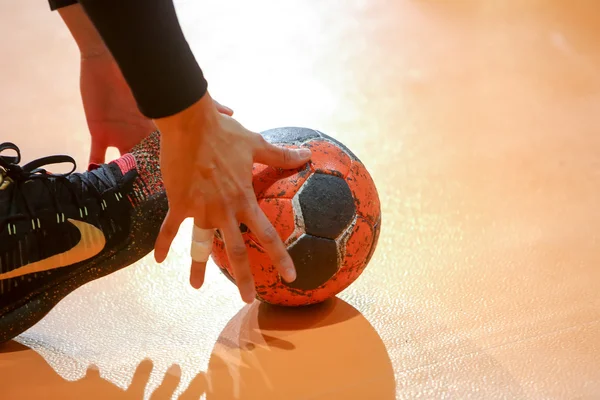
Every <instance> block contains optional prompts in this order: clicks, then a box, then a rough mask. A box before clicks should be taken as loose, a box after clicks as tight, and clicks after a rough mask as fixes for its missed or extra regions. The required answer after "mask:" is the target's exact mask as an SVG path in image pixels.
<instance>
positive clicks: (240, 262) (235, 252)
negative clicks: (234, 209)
mask: <svg viewBox="0 0 600 400" xmlns="http://www.w3.org/2000/svg"><path fill="white" fill-rule="evenodd" d="M221 232H222V234H223V241H224V242H225V250H226V251H227V258H229V263H230V264H231V268H232V269H233V275H234V279H235V283H236V285H237V287H238V289H239V291H240V295H241V296H242V300H244V302H246V303H248V304H250V303H252V302H253V301H254V298H255V297H256V291H255V288H254V278H253V276H252V272H251V271H250V262H249V260H248V249H247V248H246V244H245V243H244V238H243V237H242V233H241V232H240V229H239V226H238V223H237V221H236V219H235V218H234V217H232V218H230V219H229V221H228V223H227V226H226V227H223V228H222V229H221Z"/></svg>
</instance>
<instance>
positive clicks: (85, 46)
mask: <svg viewBox="0 0 600 400" xmlns="http://www.w3.org/2000/svg"><path fill="white" fill-rule="evenodd" d="M58 13H59V14H60V16H61V18H62V20H63V21H64V23H65V25H66V26H67V28H68V29H69V31H70V32H71V35H72V36H73V39H75V42H76V43H77V47H79V52H80V53H81V57H82V58H92V57H97V56H110V52H109V51H108V49H107V48H106V45H105V44H104V41H103V40H102V37H100V34H99V33H98V31H97V30H96V27H95V26H94V24H93V23H92V21H90V19H89V18H88V16H87V14H86V13H85V11H84V10H83V8H82V7H81V5H79V4H73V5H69V6H66V7H61V8H58Z"/></svg>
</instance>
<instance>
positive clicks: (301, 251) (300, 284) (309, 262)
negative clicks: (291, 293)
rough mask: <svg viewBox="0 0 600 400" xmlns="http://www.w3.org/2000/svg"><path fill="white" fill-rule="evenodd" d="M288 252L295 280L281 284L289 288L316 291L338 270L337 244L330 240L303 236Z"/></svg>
mask: <svg viewBox="0 0 600 400" xmlns="http://www.w3.org/2000/svg"><path fill="white" fill-rule="evenodd" d="M288 251H289V253H290V256H291V257H292V260H293V261H294V266H295V267H296V274H297V278H296V280H295V281H294V282H291V283H288V282H285V281H283V283H284V284H285V285H288V286H289V287H291V288H294V289H300V290H311V289H316V288H318V287H319V286H321V285H322V284H324V283H325V282H327V281H328V280H329V279H331V277H333V276H334V275H335V273H336V272H337V270H338V255H337V244H336V243H335V241H333V240H331V239H324V238H319V237H315V236H311V235H306V234H305V235H302V237H301V238H300V239H298V241H296V242H295V243H294V244H293V245H292V246H291V247H290V248H289V250H288Z"/></svg>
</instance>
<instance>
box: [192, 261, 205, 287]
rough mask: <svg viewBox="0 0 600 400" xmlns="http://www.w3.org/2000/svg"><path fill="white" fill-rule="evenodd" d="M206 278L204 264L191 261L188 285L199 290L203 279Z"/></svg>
mask: <svg viewBox="0 0 600 400" xmlns="http://www.w3.org/2000/svg"><path fill="white" fill-rule="evenodd" d="M205 276H206V262H200V261H192V267H191V269H190V285H192V287H193V288H194V289H200V288H201V287H202V285H203V284H204V277H205Z"/></svg>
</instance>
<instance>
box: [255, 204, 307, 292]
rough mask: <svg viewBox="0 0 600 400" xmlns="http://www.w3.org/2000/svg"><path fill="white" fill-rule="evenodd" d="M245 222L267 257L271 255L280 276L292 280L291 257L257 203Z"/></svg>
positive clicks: (294, 275) (293, 269)
mask: <svg viewBox="0 0 600 400" xmlns="http://www.w3.org/2000/svg"><path fill="white" fill-rule="evenodd" d="M247 224H248V227H249V228H250V230H251V231H252V233H254V235H255V236H256V238H257V239H258V241H259V242H260V244H261V245H262V247H263V248H264V249H265V250H266V251H267V254H269V257H271V261H273V264H274V265H275V268H277V271H279V274H280V275H281V277H282V278H283V279H284V280H286V281H287V282H293V281H294V280H295V279H296V269H295V268H294V262H293V261H292V257H290V254H289V253H288V251H287V249H286V248H285V245H284V244H283V241H282V240H281V238H280V237H279V234H278V233H277V230H276V229H275V228H274V227H273V224H271V221H269V219H268V218H267V216H266V215H265V213H264V212H263V211H262V210H261V209H260V207H259V206H258V205H257V206H256V210H255V211H254V212H253V213H252V214H251V215H249V216H248V221H247Z"/></svg>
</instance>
